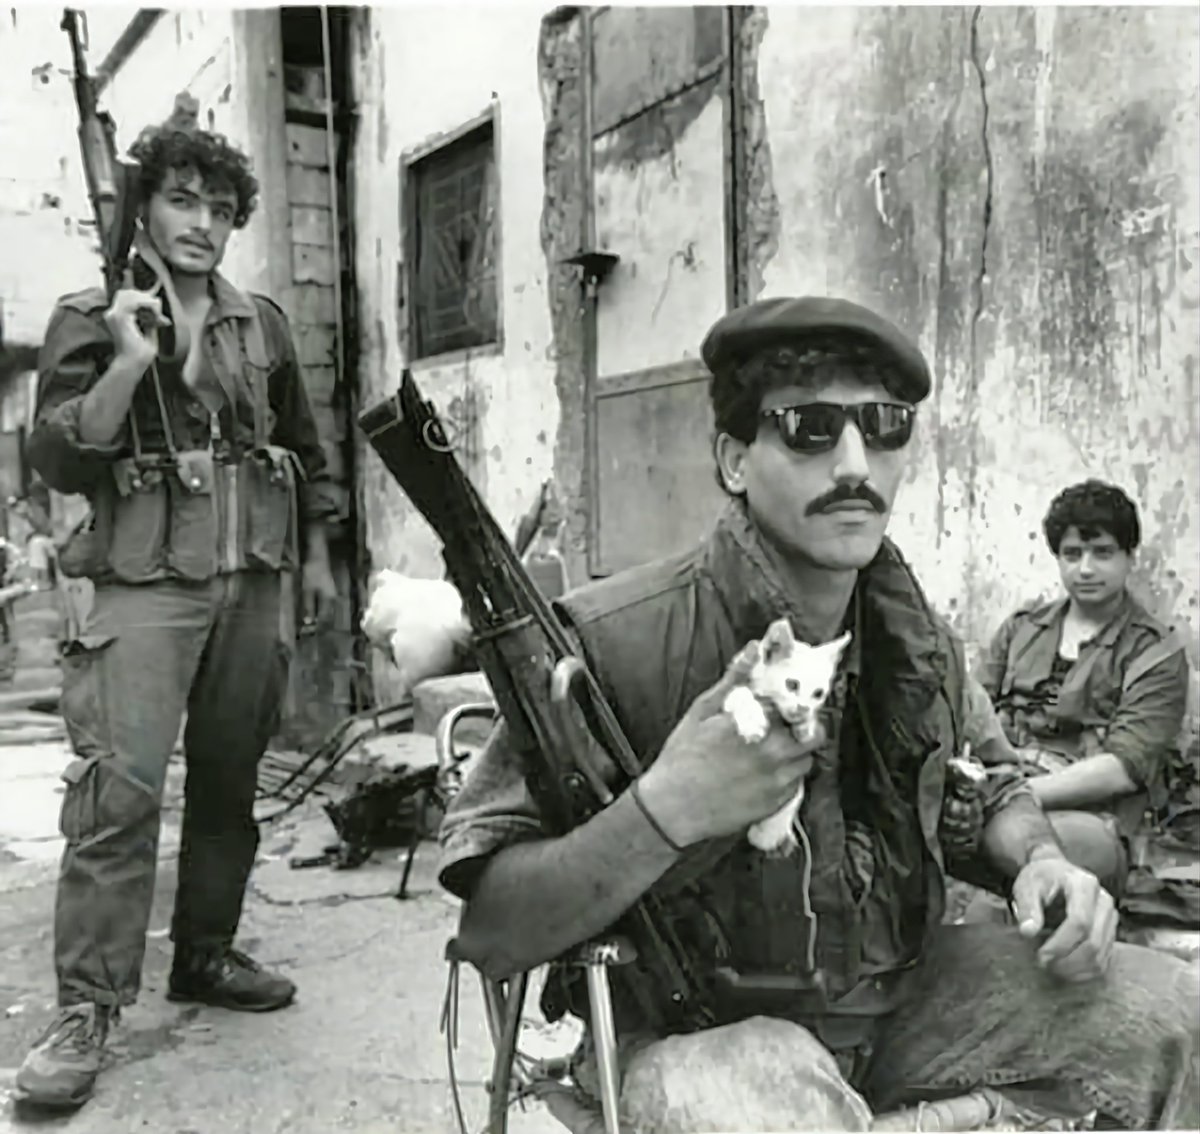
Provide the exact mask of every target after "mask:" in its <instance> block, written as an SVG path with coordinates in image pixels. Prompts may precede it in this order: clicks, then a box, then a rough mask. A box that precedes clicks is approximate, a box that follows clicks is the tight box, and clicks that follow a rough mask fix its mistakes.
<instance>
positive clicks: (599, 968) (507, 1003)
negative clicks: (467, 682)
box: [435, 702, 1019, 1134]
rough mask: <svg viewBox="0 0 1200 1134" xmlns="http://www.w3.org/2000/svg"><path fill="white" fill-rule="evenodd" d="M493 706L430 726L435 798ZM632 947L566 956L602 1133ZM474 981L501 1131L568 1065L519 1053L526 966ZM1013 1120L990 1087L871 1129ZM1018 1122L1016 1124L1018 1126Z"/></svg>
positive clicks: (615, 1090) (609, 1129) (615, 1093)
mask: <svg viewBox="0 0 1200 1134" xmlns="http://www.w3.org/2000/svg"><path fill="white" fill-rule="evenodd" d="M497 713H498V710H497V707H496V706H495V705H494V704H491V703H483V702H475V703H471V704H464V705H460V706H458V707H456V708H453V709H451V710H449V711H448V712H447V713H446V714H445V715H444V716H443V717H442V719H441V720H440V721H439V722H438V725H437V728H436V730H435V741H436V750H437V762H438V772H439V790H438V794H439V796H440V797H441V798H443V799H446V800H449V799H451V798H453V795H454V793H455V791H456V790H457V787H458V784H459V782H460V780H461V765H462V764H463V763H464V762H465V761H466V760H467V759H468V758H469V756H470V753H460V752H457V751H456V750H455V746H454V733H455V730H456V729H457V728H458V726H459V724H461V723H462V722H463V721H464V720H467V719H471V718H474V719H490V720H495V718H496V716H497ZM446 955H447V958H448V959H449V960H451V961H452V962H454V963H458V961H459V960H460V959H459V958H458V957H457V956H456V948H455V941H454V940H453V939H452V940H451V941H450V942H449V943H448V945H447V950H446ZM628 959H630V953H629V951H628V950H627V949H624V948H622V946H621V943H620V941H619V940H616V939H613V940H598V941H592V942H588V943H586V944H584V945H582V946H580V947H579V948H577V949H576V950H574V952H573V954H572V956H571V958H570V962H571V963H572V964H575V965H579V966H581V967H582V968H584V969H585V971H586V977H587V991H588V1005H589V1011H590V1015H591V1039H592V1043H593V1045H594V1048H595V1054H596V1070H597V1077H598V1079H599V1086H600V1105H601V1112H602V1117H603V1124H604V1131H605V1134H621V1127H620V1117H619V1110H620V1068H619V1063H618V1055H617V1051H618V1048H617V1030H616V1024H615V1021H614V1018H613V1005H612V993H611V987H610V984H609V977H608V970H609V966H610V965H614V964H622V963H625V962H626V961H627V960H628ZM478 975H479V980H480V984H481V987H482V991H483V1003H484V1014H485V1016H486V1019H487V1027H488V1032H489V1034H490V1036H491V1040H492V1045H493V1049H494V1055H493V1063H492V1073H491V1078H490V1080H489V1083H488V1090H489V1107H488V1127H487V1130H488V1134H506V1131H507V1129H508V1110H509V1101H510V1095H511V1093H512V1090H513V1087H514V1086H515V1087H516V1088H517V1091H518V1092H519V1093H522V1094H529V1093H531V1090H532V1088H533V1087H534V1086H535V1084H536V1083H537V1082H539V1081H541V1082H545V1081H546V1080H547V1079H561V1078H562V1077H563V1076H564V1075H565V1073H566V1072H567V1070H568V1068H567V1067H566V1065H565V1062H557V1061H556V1062H555V1063H553V1064H551V1063H548V1062H545V1061H543V1062H537V1063H534V1064H532V1068H533V1069H532V1070H531V1069H530V1066H529V1065H527V1064H526V1062H525V1060H524V1059H521V1058H517V1050H516V1048H517V1036H518V1034H519V1031H520V1026H521V1015H522V1012H523V1010H524V1007H525V997H526V993H527V992H528V989H529V976H530V974H529V973H528V972H523V973H520V974H518V975H517V976H515V977H513V978H512V979H511V980H504V981H493V980H489V979H488V978H487V977H486V976H485V975H484V974H483V973H482V972H480V973H479V974H478ZM1002 1118H1003V1119H1004V1120H1006V1121H1009V1122H1011V1121H1013V1118H1014V1116H1013V1115H1012V1114H1011V1113H1008V1108H1007V1107H1006V1105H1005V1100H1004V1097H1003V1096H1002V1095H1001V1094H999V1093H998V1092H996V1091H994V1090H991V1089H989V1088H981V1089H978V1090H975V1091H972V1092H970V1093H968V1094H965V1095H960V1096H957V1097H954V1098H948V1099H942V1100H939V1101H936V1102H930V1103H921V1104H920V1105H919V1106H916V1107H909V1108H904V1109H901V1110H897V1111H892V1112H890V1113H887V1114H881V1115H879V1116H877V1117H876V1118H875V1121H874V1123H873V1125H872V1130H879V1131H885V1130H886V1131H903V1130H983V1129H987V1128H988V1127H990V1126H992V1125H994V1124H995V1123H997V1122H998V1121H999V1120H1001V1119H1002ZM1018 1128H1019V1127H1018Z"/></svg>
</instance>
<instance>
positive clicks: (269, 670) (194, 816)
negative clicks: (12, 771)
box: [54, 572, 294, 1005]
mask: <svg viewBox="0 0 1200 1134" xmlns="http://www.w3.org/2000/svg"><path fill="white" fill-rule="evenodd" d="M291 593H292V589H291V579H290V576H287V575H277V574H269V573H255V572H239V573H237V574H234V575H224V576H220V577H218V578H216V579H213V580H212V581H211V582H209V583H206V584H201V585H195V586H193V585H182V584H175V583H152V584H147V585H142V586H118V585H113V586H101V587H97V588H96V596H95V602H94V604H93V607H92V611H91V614H90V616H89V618H88V622H87V626H86V628H85V629H84V631H83V633H82V634H81V635H80V637H79V638H78V639H77V640H76V641H75V642H73V643H72V644H71V645H70V646H69V647H68V655H67V657H66V658H65V659H64V662H63V692H62V702H61V711H62V715H63V718H64V720H65V722H66V725H67V730H68V732H69V733H70V736H71V742H72V746H73V748H74V750H75V755H76V759H75V760H74V761H73V762H72V763H71V765H70V766H69V767H68V768H67V770H66V772H65V773H64V779H65V780H66V781H67V788H66V791H65V793H64V797H63V805H62V819H61V827H62V833H63V835H64V836H65V838H66V849H65V851H64V853H63V859H62V866H61V870H60V874H59V881H58V895H57V902H56V907H55V922H54V959H55V968H56V971H57V974H58V986H59V1001H60V1003H62V1004H71V1003H76V1002H79V1001H94V1002H96V1003H100V1004H110V1005H115V1004H131V1003H132V1002H133V1001H134V999H135V998H136V996H137V992H138V988H139V986H140V982H141V970H142V960H143V957H144V954H145V947H146V929H147V926H148V923H149V918H150V906H151V902H152V900H153V897H154V882H155V873H156V868H157V852H158V835H159V820H160V804H161V801H162V792H163V784H164V781H165V779H166V771H167V763H168V760H169V759H170V755H171V751H172V749H173V748H174V746H175V741H176V739H177V738H178V735H179V726H180V723H181V721H182V720H183V716H184V712H185V711H186V713H187V726H186V729H185V732H184V751H185V755H186V759H187V780H186V784H185V790H184V814H183V835H182V843H181V846H180V853H179V887H178V892H177V894H176V898H175V913H174V919H173V923H172V937H173V939H174V941H175V943H176V949H177V950H178V949H180V948H191V949H210V948H222V947H224V946H226V945H228V944H230V943H232V941H233V937H234V934H235V933H236V931H237V925H238V921H239V919H240V916H241V909H242V898H243V895H244V893H245V889H246V881H247V878H248V877H249V874H250V869H251V867H252V866H253V864H254V858H255V854H256V852H257V849H258V829H257V826H256V824H255V822H254V796H255V785H256V780H257V768H258V763H259V760H260V759H261V757H262V754H263V751H264V750H265V748H266V745H267V742H268V741H269V740H270V738H271V736H272V735H273V734H274V732H275V731H276V729H277V727H278V723H279V717H280V713H281V710H282V705H283V698H284V694H285V691H286V688H287V673H288V666H289V664H290V660H291V655H292V649H293V640H294V627H293V623H294V616H293V611H292V605H291Z"/></svg>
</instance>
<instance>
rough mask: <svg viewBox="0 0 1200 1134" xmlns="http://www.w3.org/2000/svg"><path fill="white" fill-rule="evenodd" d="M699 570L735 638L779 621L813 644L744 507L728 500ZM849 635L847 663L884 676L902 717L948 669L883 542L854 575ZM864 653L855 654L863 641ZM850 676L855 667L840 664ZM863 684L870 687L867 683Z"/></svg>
mask: <svg viewBox="0 0 1200 1134" xmlns="http://www.w3.org/2000/svg"><path fill="white" fill-rule="evenodd" d="M707 566H708V569H709V572H710V574H711V576H712V578H713V581H714V583H715V585H716V588H717V590H718V592H719V593H720V595H721V599H722V601H723V603H724V604H725V607H726V609H727V610H728V611H729V613H730V617H731V619H732V621H733V625H734V629H735V632H736V634H737V636H738V638H739V639H740V640H744V641H750V640H752V639H754V638H759V637H761V636H762V634H763V632H764V631H765V630H766V628H767V626H768V625H769V624H770V623H771V621H772V620H774V619H776V618H780V617H783V616H785V615H786V616H787V617H788V619H789V620H790V621H791V623H792V630H793V632H794V633H795V634H796V635H797V637H799V638H800V639H801V640H802V641H806V642H809V643H814V644H815V642H816V638H815V636H814V634H813V632H812V629H811V619H810V616H809V614H808V612H807V611H806V610H805V609H804V605H803V600H802V599H795V598H793V597H792V596H791V595H789V594H788V592H787V590H786V589H785V587H784V585H783V582H782V580H781V579H780V577H779V573H778V572H777V571H776V570H775V567H774V565H773V564H772V562H771V560H770V558H769V556H768V555H767V552H766V549H765V548H764V547H763V542H762V535H761V533H760V532H759V531H758V529H757V527H756V526H755V524H754V522H753V520H752V519H751V518H750V515H749V512H748V510H747V508H746V506H745V503H744V502H743V501H742V500H741V499H740V498H739V499H734V500H731V501H730V503H729V505H728V507H727V508H726V509H725V511H724V512H723V513H722V515H721V516H720V518H719V519H718V520H717V523H716V526H715V528H714V530H713V532H712V535H711V536H710V539H709V542H708V547H707ZM855 597H856V599H857V602H858V611H857V618H856V624H857V628H858V632H857V633H856V634H855V638H856V640H857V648H856V649H854V650H853V652H852V654H851V655H850V659H852V660H853V661H857V662H859V663H861V660H862V659H863V658H865V657H869V659H870V664H869V666H868V667H867V670H866V672H865V674H864V676H865V677H866V678H867V679H868V680H870V679H871V678H872V677H873V675H876V674H878V675H879V676H880V677H881V678H882V677H884V676H885V675H886V684H887V686H888V687H890V689H891V693H892V695H893V696H895V697H897V698H899V699H900V700H901V701H902V702H903V703H904V705H905V707H906V708H907V709H909V710H910V711H915V712H919V711H921V710H922V709H924V708H926V707H927V706H928V705H929V703H930V702H931V701H932V700H933V698H934V697H935V696H936V695H937V692H938V690H939V689H940V687H941V685H942V683H943V682H944V680H945V677H946V672H947V668H948V662H947V658H946V652H945V645H944V640H943V636H942V635H943V628H942V624H941V622H940V619H939V618H938V616H937V615H936V614H935V613H934V612H933V610H932V608H931V607H930V606H929V602H928V600H927V599H926V598H925V595H924V593H923V592H922V590H921V588H920V585H919V584H918V583H917V580H916V578H915V577H914V576H913V573H912V570H911V568H910V567H909V566H908V564H907V563H906V562H905V560H904V557H903V556H902V555H901V554H900V551H899V549H898V548H897V547H896V545H895V544H894V543H893V542H892V541H891V540H889V539H887V538H885V539H884V540H883V542H882V543H881V545H880V547H879V551H878V552H877V553H876V555H875V558H874V559H873V560H872V561H871V562H870V563H869V564H868V565H867V566H866V567H865V568H863V569H862V570H861V571H860V572H859V576H858V583H857V584H856V587H855ZM868 641H869V642H870V647H871V648H870V652H869V654H863V653H862V649H863V646H864V644H865V643H866V642H868ZM847 668H848V670H850V671H851V672H856V671H857V669H858V666H857V665H852V664H848V666H847ZM871 684H874V682H873V681H872V682H871Z"/></svg>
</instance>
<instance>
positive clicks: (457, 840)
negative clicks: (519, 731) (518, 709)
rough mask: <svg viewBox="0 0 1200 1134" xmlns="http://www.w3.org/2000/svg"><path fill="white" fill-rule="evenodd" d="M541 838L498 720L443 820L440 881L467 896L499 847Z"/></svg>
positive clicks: (537, 814) (535, 811)
mask: <svg viewBox="0 0 1200 1134" xmlns="http://www.w3.org/2000/svg"><path fill="white" fill-rule="evenodd" d="M545 837H546V831H545V829H544V827H543V825H542V818H541V813H540V812H539V810H538V806H537V804H536V802H535V801H534V799H533V796H532V794H531V793H530V791H529V787H528V785H527V783H526V781H525V773H524V770H523V768H522V767H521V763H520V760H519V758H518V756H517V753H516V752H514V751H513V748H512V745H511V744H510V742H509V736H508V728H507V726H506V725H505V724H504V723H503V721H501V722H500V723H499V724H498V725H497V726H496V728H495V729H493V730H492V733H491V735H490V736H489V737H488V740H487V742H486V743H485V744H484V746H483V748H482V749H481V750H480V752H479V754H478V756H476V758H475V759H474V761H473V762H472V763H471V766H470V769H469V771H468V773H467V777H466V780H465V781H464V783H463V785H462V787H461V788H460V789H459V792H458V794H457V795H456V796H455V797H454V800H453V802H452V803H451V804H450V807H449V808H448V809H447V811H446V815H445V818H444V819H443V820H442V826H441V831H440V832H439V835H438V842H439V844H440V848H441V855H440V860H439V864H438V881H439V882H440V883H441V885H442V886H443V887H444V888H445V889H446V890H448V891H449V892H450V893H452V894H454V895H455V896H456V897H459V898H463V899H466V898H467V897H469V895H470V893H471V891H472V889H473V888H474V884H475V880H476V878H478V876H479V872H480V871H481V870H482V868H483V866H484V865H485V863H486V862H487V860H488V859H489V858H490V857H491V856H492V855H494V854H495V853H496V852H497V851H499V850H503V849H504V848H505V847H509V846H513V845H514V844H516V843H521V842H529V841H532V840H534V839H542V838H545Z"/></svg>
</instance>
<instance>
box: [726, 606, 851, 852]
mask: <svg viewBox="0 0 1200 1134" xmlns="http://www.w3.org/2000/svg"><path fill="white" fill-rule="evenodd" d="M849 644H850V632H849V631H847V632H846V633H845V634H843V635H842V636H841V637H840V638H835V639H834V640H833V641H832V642H826V643H824V645H820V646H810V645H808V643H807V642H798V641H796V639H795V637H794V636H793V634H792V628H791V625H790V624H789V623H788V620H787V619H786V618H780V619H778V620H776V621H775V622H772V623H771V625H770V626H769V627H768V628H767V632H766V634H765V635H763V639H762V642H761V643H760V650H759V658H758V661H757V662H756V663H755V665H754V668H753V669H752V670H751V671H750V677H749V680H748V682H747V684H745V685H739V686H738V687H737V688H736V689H734V690H733V691H732V692H731V693H730V694H729V695H728V696H727V697H726V698H725V704H724V706H723V707H724V709H725V712H727V713H729V715H730V716H732V717H733V723H734V726H735V727H736V728H737V731H738V735H739V736H740V737H741V738H742V739H743V740H745V741H748V742H751V743H757V742H758V741H761V740H763V739H764V738H765V737H766V735H767V732H768V730H769V728H770V716H769V713H768V710H774V712H775V713H776V714H778V716H779V717H781V718H782V719H783V721H784V722H785V723H786V724H789V725H791V726H792V731H793V732H794V733H795V735H796V737H797V739H800V740H808V739H811V738H812V737H813V736H814V735H815V733H816V729H817V711H818V710H819V709H820V708H821V706H822V705H824V704H825V700H826V698H827V697H828V696H829V691H830V688H831V686H832V685H833V682H834V678H835V677H836V675H837V667H838V662H839V661H840V659H841V657H842V654H843V653H844V652H845V649H846V647H847V646H848V645H849ZM803 801H804V785H803V784H801V785H800V787H799V788H798V789H797V791H796V795H795V797H794V798H792V799H791V800H789V801H788V803H787V804H786V805H785V806H783V807H781V808H780V809H779V810H778V811H777V812H775V814H774V815H770V816H768V817H767V818H766V819H761V820H759V821H758V822H757V823H755V824H754V825H753V826H752V827H751V828H750V831H749V839H750V842H751V843H753V845H754V846H756V847H758V849H759V850H761V851H765V852H766V853H767V854H770V855H777V856H783V855H789V854H791V853H792V852H793V851H794V850H795V849H796V845H797V840H796V833H795V830H794V827H795V825H796V817H797V815H798V814H799V812H800V804H801V803H802V802H803Z"/></svg>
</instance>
